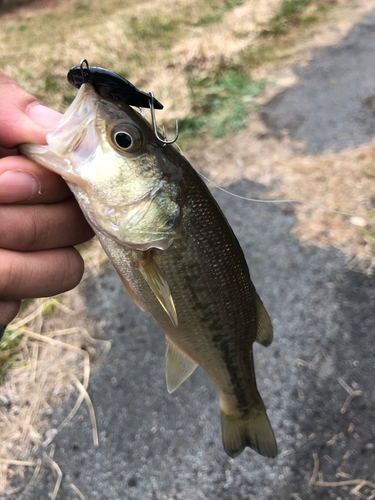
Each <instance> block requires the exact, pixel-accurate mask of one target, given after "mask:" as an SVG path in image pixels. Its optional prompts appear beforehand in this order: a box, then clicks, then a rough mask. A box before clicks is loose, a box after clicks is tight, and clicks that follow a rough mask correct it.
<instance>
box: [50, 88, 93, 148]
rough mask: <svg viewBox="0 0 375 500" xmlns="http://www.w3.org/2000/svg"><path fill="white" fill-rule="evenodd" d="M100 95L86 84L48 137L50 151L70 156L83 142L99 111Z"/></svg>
mask: <svg viewBox="0 0 375 500" xmlns="http://www.w3.org/2000/svg"><path fill="white" fill-rule="evenodd" d="M98 103H99V99H98V95H97V94H96V92H95V90H94V87H93V86H92V85H91V84H90V83H84V84H83V85H82V86H81V88H80V89H79V91H78V93H77V96H76V98H75V99H74V101H73V102H72V104H71V105H70V106H69V108H68V109H67V110H66V112H65V113H64V116H63V117H62V119H61V120H60V121H59V123H58V124H57V125H56V127H55V128H54V129H53V131H52V132H51V133H50V134H48V135H47V143H48V146H49V147H50V150H51V151H53V152H54V153H55V154H57V155H59V156H68V155H69V154H70V153H72V152H73V151H74V150H75V149H76V147H77V146H78V144H79V143H80V142H81V140H82V138H83V136H84V135H85V133H86V131H87V129H88V128H89V126H90V124H92V123H93V122H94V120H95V119H96V115H97V109H98Z"/></svg>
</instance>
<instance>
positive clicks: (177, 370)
mask: <svg viewBox="0 0 375 500" xmlns="http://www.w3.org/2000/svg"><path fill="white" fill-rule="evenodd" d="M165 341H166V343H167V351H166V353H165V357H166V358H167V364H166V368H165V376H166V379H167V389H168V392H169V393H172V392H173V391H174V390H175V389H177V387H178V386H180V385H181V384H182V382H184V381H185V380H186V379H187V378H188V377H189V376H190V375H191V374H192V373H193V371H194V370H195V369H196V367H197V366H198V364H197V363H196V362H195V361H193V360H192V359H191V358H190V357H189V356H188V355H187V354H185V353H184V352H183V351H182V350H181V349H180V348H179V347H177V346H176V344H175V343H174V342H172V340H170V339H169V338H168V337H167V336H166V337H165Z"/></svg>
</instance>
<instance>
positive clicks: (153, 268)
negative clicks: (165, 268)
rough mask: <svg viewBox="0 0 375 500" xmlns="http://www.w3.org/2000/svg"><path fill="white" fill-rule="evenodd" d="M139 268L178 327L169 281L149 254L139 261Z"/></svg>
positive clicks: (146, 253) (145, 254) (145, 253)
mask: <svg viewBox="0 0 375 500" xmlns="http://www.w3.org/2000/svg"><path fill="white" fill-rule="evenodd" d="M138 268H139V270H140V272H141V274H142V276H143V277H144V279H145V280H146V281H147V283H148V284H149V286H150V288H151V290H152V291H153V292H154V294H155V296H156V298H157V299H158V301H159V302H160V304H161V305H162V307H163V309H164V311H165V312H166V313H167V314H168V316H169V318H170V320H171V321H172V324H173V325H174V326H177V325H178V320H177V312H176V307H175V305H174V302H173V298H172V294H171V290H170V288H169V285H168V281H167V279H166V277H165V276H164V274H163V272H162V270H161V269H160V267H159V266H158V265H157V263H156V262H155V260H154V259H153V258H152V255H151V254H150V253H149V252H144V258H143V259H142V260H140V261H138Z"/></svg>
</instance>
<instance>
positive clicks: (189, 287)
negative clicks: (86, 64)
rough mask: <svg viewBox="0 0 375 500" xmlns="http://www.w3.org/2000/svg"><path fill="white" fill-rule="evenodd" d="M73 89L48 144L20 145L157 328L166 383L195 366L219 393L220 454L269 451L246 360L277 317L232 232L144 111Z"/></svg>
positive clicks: (271, 441) (178, 380)
mask: <svg viewBox="0 0 375 500" xmlns="http://www.w3.org/2000/svg"><path fill="white" fill-rule="evenodd" d="M115 86H116V85H115V84H114V87H115ZM79 87H80V88H79V90H78V93H77V96H76V98H75V99H74V101H73V102H72V103H71V105H70V106H69V108H68V109H67V111H66V112H65V114H64V115H63V117H62V118H61V120H60V121H59V123H58V124H57V125H56V127H55V129H54V130H53V131H52V132H51V133H50V134H49V135H48V136H47V145H38V144H23V145H21V146H20V149H21V151H22V153H23V154H24V155H26V156H27V157H28V158H30V159H32V160H34V161H36V162H37V163H39V164H40V165H42V166H44V167H46V168H47V169H49V170H51V171H53V172H55V173H57V174H59V175H61V176H62V177H63V178H64V179H65V181H66V182H67V183H68V185H69V187H70V189H71V191H72V192H73V194H74V196H75V198H76V199H77V201H78V203H79V205H80V207H81V209H82V211H83V213H84V215H85V217H86V219H87V221H88V222H89V224H90V225H91V226H92V228H93V230H94V231H95V233H96V235H97V237H98V238H99V240H100V243H101V245H102V247H103V248H104V250H105V252H106V253H107V255H108V257H109V259H110V261H111V262H112V264H113V266H114V267H115V269H116V271H117V273H118V275H119V277H120V279H121V281H122V283H123V285H124V287H125V289H126V291H127V292H128V294H129V296H130V297H131V298H132V299H133V301H134V302H135V303H136V304H137V306H138V307H139V308H140V309H141V310H143V311H148V312H149V313H151V315H152V316H153V318H154V320H155V321H156V322H157V323H158V324H159V325H160V327H161V328H162V329H163V330H164V332H165V334H166V382H167V389H168V391H169V392H170V393H172V392H173V391H175V390H176V389H177V387H179V386H180V385H181V384H182V383H183V382H184V381H185V380H186V379H187V378H188V377H189V376H190V375H191V374H192V373H193V372H194V370H195V369H196V367H197V366H198V365H200V366H201V367H202V368H203V369H204V370H205V371H206V373H207V374H208V376H209V377H210V378H211V380H212V381H213V382H214V384H215V385H216V387H217V389H218V392H219V396H220V415H221V427H222V440H223V447H224V450H225V452H226V453H227V454H228V455H229V456H230V457H236V456H238V455H239V454H241V453H242V451H243V450H244V449H245V447H247V446H248V447H250V448H252V449H253V450H255V451H256V452H257V453H259V454H260V455H263V456H265V457H275V456H276V455H277V444H276V440H275V436H274V433H273V430H272V427H271V424H270V421H269V419H268V416H267V412H266V408H265V405H264V403H263V400H262V398H261V396H260V394H259V391H258V389H257V385H256V378H255V370H254V361H253V343H254V342H258V343H259V344H261V345H263V346H265V347H267V346H269V345H270V344H271V342H272V339H273V329H272V323H271V320H270V317H269V315H268V313H267V311H266V309H265V307H264V305H263V303H262V301H261V299H260V297H259V295H258V294H257V292H256V289H255V287H254V284H253V283H252V281H251V278H250V273H249V269H248V266H247V263H246V260H245V257H244V254H243V251H242V249H241V246H240V244H239V242H238V240H237V238H236V236H235V234H234V232H233V230H232V228H231V227H230V225H229V223H228V221H227V219H226V218H225V215H224V214H223V212H222V211H221V209H220V207H219V206H218V204H217V202H216V201H215V199H214V198H213V196H212V195H211V193H210V191H209V189H208V187H207V186H206V184H205V183H204V181H203V180H202V178H201V176H200V175H199V173H198V172H197V171H196V170H195V169H194V168H193V167H192V165H191V164H190V163H189V162H188V160H187V159H186V158H185V156H184V155H183V154H182V153H181V152H180V150H179V149H178V148H177V147H176V146H175V145H174V146H172V145H169V144H167V145H164V144H163V145H161V144H160V141H158V140H157V138H156V137H155V133H154V130H153V129H152V127H151V126H150V124H149V122H148V121H147V120H146V119H145V118H144V117H143V116H142V114H141V113H140V112H138V111H137V110H136V109H133V108H132V107H131V106H130V105H129V104H127V103H126V102H124V101H122V100H121V99H112V98H110V97H108V96H101V95H100V94H99V93H98V92H97V91H96V90H95V87H94V86H93V84H92V83H90V82H89V81H87V82H85V83H82V84H81V85H80V86H79Z"/></svg>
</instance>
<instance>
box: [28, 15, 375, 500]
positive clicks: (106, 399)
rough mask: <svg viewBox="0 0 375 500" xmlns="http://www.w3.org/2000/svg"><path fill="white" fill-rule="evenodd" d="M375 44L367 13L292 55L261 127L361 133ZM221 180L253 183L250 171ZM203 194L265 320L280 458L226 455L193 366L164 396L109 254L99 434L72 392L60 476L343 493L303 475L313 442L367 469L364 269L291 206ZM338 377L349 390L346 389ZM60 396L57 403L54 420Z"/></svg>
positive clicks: (103, 287)
mask: <svg viewBox="0 0 375 500" xmlns="http://www.w3.org/2000/svg"><path fill="white" fill-rule="evenodd" d="M374 56H375V11H374V12H372V13H370V14H369V15H368V16H367V17H366V18H365V19H363V21H362V22H361V23H360V24H359V25H358V26H357V27H355V28H354V29H353V30H352V31H351V32H350V33H349V34H348V36H347V37H346V38H345V39H344V40H343V41H342V42H341V43H340V44H339V45H337V46H335V47H330V48H327V49H323V50H320V51H319V52H318V53H317V54H316V55H315V56H314V58H313V59H312V60H311V61H310V62H309V64H308V65H307V66H306V67H304V68H296V73H297V75H298V77H299V80H298V82H297V84H296V85H295V86H294V87H292V88H291V89H288V90H287V91H285V92H283V93H282V94H280V95H279V96H277V97H276V98H275V99H273V101H271V102H270V103H269V104H268V105H266V106H265V109H264V118H265V120H266V121H267V124H268V126H269V127H270V128H271V129H273V130H274V131H275V132H276V133H278V132H279V131H282V130H285V129H286V130H287V132H288V133H289V134H291V135H292V136H293V137H296V138H298V139H301V140H304V141H305V143H306V150H307V151H308V152H313V153H314V154H319V153H321V152H323V151H326V150H328V149H333V150H338V149H341V148H342V147H344V146H354V145H357V144H360V143H362V142H366V141H368V140H369V139H370V138H372V137H373V135H374V131H375V116H374V112H373V109H372V107H371V102H372V100H371V99H372V98H374V99H375V97H374V96H375V64H374V60H375V57H374ZM333 80H335V81H333ZM260 140H261V139H260ZM230 189H231V190H232V191H234V192H236V193H237V194H241V195H246V196H251V197H256V196H261V195H263V194H264V188H262V187H261V186H260V185H257V184H253V183H250V182H241V183H238V184H236V185H233V186H231V188H230ZM215 196H216V197H217V199H218V201H219V203H220V205H221V207H222V209H223V211H224V212H225V214H226V215H227V217H228V219H229V222H230V223H231V225H232V227H233V230H234V232H235V233H236V235H237V237H238V238H239V240H240V243H241V245H242V247H243V250H244V253H245V256H246V259H247V261H248V264H249V268H250V273H251V276H252V279H253V281H254V283H255V285H256V288H257V290H258V292H259V294H260V296H261V297H262V300H263V302H264V304H265V305H266V308H267V310H268V311H269V313H270V316H271V318H272V321H273V325H274V332H275V338H274V341H273V343H272V345H271V346H270V347H269V348H267V349H265V348H263V347H261V346H259V345H256V346H255V359H256V373H257V379H258V386H259V390H260V392H261V394H262V396H263V399H264V402H265V404H266V406H267V408H268V414H269V418H270V420H271V422H272V426H273V428H274V430H275V434H276V438H277V441H278V446H279V456H278V457H277V458H276V459H267V458H264V457H260V456H259V455H257V454H256V453H255V452H253V451H252V450H249V449H246V450H245V452H244V453H243V454H242V455H241V456H239V457H237V458H235V459H231V458H229V457H228V456H227V455H226V454H225V453H224V451H223V447H222V443H221V429H220V418H219V401H218V394H217V391H216V388H215V387H214V385H213V384H212V382H211V381H210V380H209V378H208V377H207V376H206V374H205V373H204V371H203V370H202V369H200V368H198V369H197V370H196V371H195V372H194V374H193V375H192V376H191V377H190V378H189V379H188V380H187V381H185V382H184V384H183V385H182V386H181V387H180V388H179V389H178V390H176V392H175V393H173V394H172V395H170V394H168V392H167V390H166V383H165V374H164V369H165V357H164V356H165V341H164V333H163V332H162V330H161V329H160V328H159V327H158V326H157V325H156V324H155V323H154V322H153V320H152V318H151V317H150V316H149V315H148V314H147V313H143V312H141V311H140V310H139V309H138V308H137V306H135V304H134V303H133V302H132V301H131V300H130V299H129V297H128V296H127V294H126V292H125V291H124V290H123V288H122V285H121V283H120V281H119V279H118V277H117V275H116V273H115V272H114V271H113V269H112V268H111V267H110V266H107V267H105V268H104V269H102V271H101V272H100V274H99V277H97V278H95V279H91V281H90V280H89V281H88V282H87V285H86V292H87V293H86V296H87V297H86V300H87V308H88V310H89V311H90V314H91V315H92V317H93V318H95V319H96V320H99V321H100V320H102V319H103V318H105V319H106V327H105V335H106V338H108V339H110V340H111V341H112V349H111V351H110V352H109V354H108V356H107V358H106V359H105V361H104V362H103V363H102V365H101V366H100V367H99V369H98V370H96V371H95V373H93V374H92V377H91V380H90V387H89V393H90V396H91V398H92V401H93V404H94V406H95V410H96V416H97V420H98V429H99V441H100V443H99V448H95V447H94V446H93V442H92V432H91V425H90V419H89V415H88V410H87V407H85V405H82V406H81V409H80V410H79V412H78V415H77V416H76V417H75V418H74V420H73V421H72V422H71V423H70V424H69V425H68V426H67V427H66V428H65V429H64V430H63V431H62V432H61V433H60V434H59V435H58V436H57V437H56V439H55V441H54V442H55V444H56V451H55V455H54V459H55V460H56V462H57V463H58V464H59V466H60V468H61V470H62V472H63V474H64V478H63V483H62V489H63V491H64V494H65V498H67V499H77V498H79V497H78V496H77V494H76V493H74V491H73V490H72V489H71V488H70V486H69V485H70V484H71V483H74V484H75V485H76V486H77V487H78V488H79V490H80V491H81V492H82V493H83V495H84V496H85V498H86V499H90V500H91V499H93V500H94V499H100V500H128V499H129V500H136V499H137V500H138V499H139V500H141V499H142V500H145V499H150V500H170V499H173V500H180V499H181V500H191V499H194V500H195V499H197V500H198V499H207V500H221V499H223V500H224V499H225V500H271V499H272V500H278V499H279V500H286V499H297V500H298V499H301V500H314V499H319V500H324V499H329V498H330V499H331V498H336V497H340V496H341V497H342V498H349V491H350V489H349V486H348V487H346V490H345V489H342V488H340V489H338V487H336V486H313V487H312V488H311V489H309V488H308V483H309V480H310V478H311V476H312V474H313V467H314V458H313V455H314V454H316V456H317V457H318V458H319V470H320V472H323V474H324V480H326V481H331V482H333V481H340V480H344V479H345V478H348V477H350V478H355V479H367V480H371V479H373V475H374V474H375V456H374V451H375V385H374V368H375V343H374V341H373V339H374V333H375V332H374V304H375V286H374V285H375V278H374V277H368V276H366V275H365V274H362V273H360V272H355V271H352V270H350V269H348V267H347V266H346V264H345V257H344V255H343V254H342V253H340V252H339V251H338V250H335V249H333V248H328V249H321V248H317V247H314V246H302V245H301V244H300V243H299V241H298V240H297V239H296V238H295V237H293V236H292V235H291V229H292V228H293V226H294V224H295V223H296V219H295V216H294V213H293V208H292V207H290V206H288V205H286V206H285V207H280V206H276V205H266V204H260V203H259V204H257V203H246V202H243V201H242V200H239V199H236V198H233V197H230V196H228V195H226V194H224V193H220V192H218V193H215ZM345 384H347V386H345ZM350 391H357V392H356V393H355V394H354V395H352V396H351V398H352V399H350V400H347V398H348V396H349V392H350ZM345 402H346V407H345V406H344V405H345ZM73 404H74V399H73V398H72V399H71V401H69V402H68V403H67V404H65V405H64V406H62V407H60V408H57V409H56V410H55V412H54V415H53V418H52V425H53V426H57V425H58V424H59V422H61V421H62V420H63V418H64V417H65V416H66V415H67V414H68V412H69V410H70V409H71V407H72V405H73ZM340 474H341V475H340ZM348 474H349V476H345V475H348ZM53 486H54V479H53V478H52V477H51V476H50V475H49V474H47V473H45V474H44V476H43V479H42V481H41V482H39V484H38V486H37V487H36V488H34V490H33V492H32V493H30V496H29V499H30V500H39V499H43V500H44V499H47V498H49V497H50V495H51V492H52V490H53ZM351 488H353V486H352V487H351ZM363 491H364V490H363Z"/></svg>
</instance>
